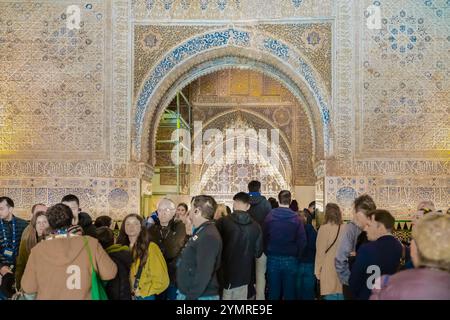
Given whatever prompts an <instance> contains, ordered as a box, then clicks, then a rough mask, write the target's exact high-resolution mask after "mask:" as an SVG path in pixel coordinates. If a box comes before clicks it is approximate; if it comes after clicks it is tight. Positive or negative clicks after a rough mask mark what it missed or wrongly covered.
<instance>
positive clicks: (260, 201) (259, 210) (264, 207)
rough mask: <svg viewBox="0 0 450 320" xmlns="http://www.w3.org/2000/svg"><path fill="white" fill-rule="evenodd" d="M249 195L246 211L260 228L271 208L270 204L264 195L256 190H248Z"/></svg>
mask: <svg viewBox="0 0 450 320" xmlns="http://www.w3.org/2000/svg"><path fill="white" fill-rule="evenodd" d="M249 195H250V209H248V211H247V212H248V213H249V214H250V216H251V217H252V218H253V219H254V220H255V221H256V222H258V223H259V225H260V226H261V228H262V227H263V225H264V219H265V218H266V216H267V215H268V214H269V212H270V210H272V206H271V204H270V202H269V201H268V200H267V199H266V197H264V196H262V195H261V194H259V193H258V192H250V193H249Z"/></svg>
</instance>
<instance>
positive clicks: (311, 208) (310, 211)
mask: <svg viewBox="0 0 450 320" xmlns="http://www.w3.org/2000/svg"><path fill="white" fill-rule="evenodd" d="M303 212H304V213H305V219H306V224H312V221H313V220H314V219H315V218H316V202H315V201H313V202H311V203H310V204H309V205H308V208H304V209H303Z"/></svg>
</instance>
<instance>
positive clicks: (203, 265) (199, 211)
mask: <svg viewBox="0 0 450 320" xmlns="http://www.w3.org/2000/svg"><path fill="white" fill-rule="evenodd" d="M216 209H217V203H216V201H215V200H214V198H213V197H210V196H205V195H201V196H196V197H194V198H193V200H192V204H191V210H190V211H189V219H190V220H191V221H192V224H193V226H194V232H193V235H192V237H191V238H190V239H189V241H188V242H187V243H186V246H185V247H184V249H183V251H182V252H181V256H180V258H179V260H178V262H177V287H178V295H177V299H178V300H197V299H198V300H218V299H219V282H218V280H217V270H218V269H219V267H220V260H221V255H222V238H221V237H220V233H219V231H218V230H217V228H216V226H215V223H214V221H213V218H214V213H215V212H216Z"/></svg>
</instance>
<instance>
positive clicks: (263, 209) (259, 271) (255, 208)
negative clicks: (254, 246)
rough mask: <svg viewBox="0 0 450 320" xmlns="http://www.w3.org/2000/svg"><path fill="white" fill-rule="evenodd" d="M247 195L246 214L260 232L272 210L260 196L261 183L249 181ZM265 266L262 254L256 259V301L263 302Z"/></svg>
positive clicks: (265, 258)
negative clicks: (254, 222)
mask: <svg viewBox="0 0 450 320" xmlns="http://www.w3.org/2000/svg"><path fill="white" fill-rule="evenodd" d="M248 191H249V192H248V194H249V196H250V209H248V213H249V214H250V216H251V217H252V218H253V219H254V220H255V221H256V222H258V223H259V225H260V227H261V230H262V228H263V226H264V219H265V218H266V216H267V215H268V214H269V212H270V210H272V205H271V204H270V202H269V201H268V200H267V199H266V198H265V197H264V196H263V195H261V182H259V181H255V180H254V181H250V183H249V184H248ZM266 265H267V257H266V255H265V254H264V253H263V254H262V255H261V257H259V258H258V259H256V268H255V277H256V300H265V291H266Z"/></svg>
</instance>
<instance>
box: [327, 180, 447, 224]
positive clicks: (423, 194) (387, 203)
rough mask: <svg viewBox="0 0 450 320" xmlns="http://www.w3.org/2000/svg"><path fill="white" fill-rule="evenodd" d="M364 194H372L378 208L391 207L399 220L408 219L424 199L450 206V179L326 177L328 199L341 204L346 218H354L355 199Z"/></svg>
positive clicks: (442, 205)
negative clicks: (353, 206)
mask: <svg viewBox="0 0 450 320" xmlns="http://www.w3.org/2000/svg"><path fill="white" fill-rule="evenodd" d="M364 193H367V194H369V195H370V196H372V197H373V199H374V201H375V203H376V205H377V208H380V209H387V210H389V211H390V212H392V213H393V214H394V215H395V216H396V218H397V219H401V218H404V219H409V218H410V214H411V213H412V212H414V211H415V210H416V208H417V205H418V203H419V202H420V201H422V200H424V199H429V200H431V201H433V202H434V203H435V205H436V209H438V210H439V209H441V210H443V211H444V212H445V211H446V210H447V209H448V208H449V207H450V179H449V178H448V177H445V176H429V177H396V178H383V177H326V178H325V197H326V198H325V199H326V202H335V203H338V204H339V205H340V206H341V209H342V210H343V213H344V215H345V218H347V219H351V217H352V212H353V211H352V204H353V200H354V199H355V198H356V197H357V196H360V195H361V194H364Z"/></svg>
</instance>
